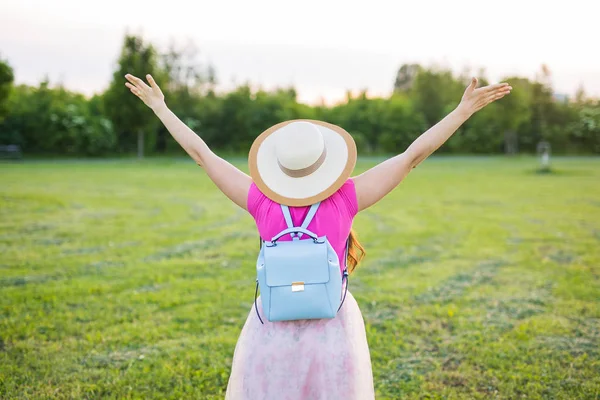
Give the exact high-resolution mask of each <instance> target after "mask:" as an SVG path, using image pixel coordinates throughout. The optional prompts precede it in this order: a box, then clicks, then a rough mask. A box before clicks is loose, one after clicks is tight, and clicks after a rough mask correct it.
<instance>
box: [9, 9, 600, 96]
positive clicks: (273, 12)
mask: <svg viewBox="0 0 600 400" xmlns="http://www.w3.org/2000/svg"><path fill="white" fill-rule="evenodd" d="M555 1H556V2H555V3H553V4H552V5H549V4H550V1H549V0H546V1H534V0H520V1H515V0H504V1H482V0H479V1H471V0H453V1H447V0H446V1H427V0H413V1H410V2H407V1H399V0H387V1H384V0H361V1H354V0H346V1H338V0H302V1H299V0H296V1H290V0H237V1H233V0H213V1H201V0H196V1H182V0H169V1H154V2H152V1H148V0H146V1H139V0H121V1H113V0H104V1H102V2H100V1H93V2H92V1H84V0H78V1H75V0H52V1H47V0H46V1H40V0H38V1H34V0H0V57H1V58H3V59H6V60H8V62H9V64H11V66H12V67H13V68H14V70H15V78H16V82H17V83H27V84H37V83H38V82H39V81H40V80H41V79H43V78H44V77H45V76H48V77H49V78H50V80H51V82H61V83H62V84H64V85H65V86H66V87H68V88H70V89H73V90H77V91H80V92H83V93H86V94H93V93H95V92H100V91H102V90H104V89H105V88H106V87H107V86H108V84H109V82H110V80H111V78H112V72H113V71H114V69H115V65H116V61H117V58H118V55H119V52H120V48H121V44H122V40H123V37H124V35H125V33H126V32H131V33H138V34H141V35H143V36H144V38H145V39H147V40H149V41H151V42H152V43H154V44H155V45H156V46H157V47H158V48H159V50H160V49H164V48H166V46H167V44H168V43H169V42H170V41H171V40H174V41H175V42H177V43H180V44H184V43H185V42H186V41H189V40H191V41H193V42H194V43H196V45H197V46H198V48H199V50H200V58H199V61H201V62H204V63H211V64H212V65H213V66H214V68H215V70H216V75H217V80H218V83H219V88H220V90H230V89H232V88H233V87H235V86H236V85H237V84H240V83H244V82H250V83H251V84H253V85H256V86H260V87H262V88H265V89H272V88H275V87H287V86H290V85H293V86H295V87H296V89H297V92H298V97H299V100H300V101H302V102H306V103H315V102H318V101H320V100H321V99H324V100H325V101H326V102H327V103H333V102H336V101H339V100H341V99H343V98H344V97H345V93H346V91H348V90H351V91H358V90H361V89H367V90H368V91H369V93H370V94H371V95H375V96H376V95H386V94H388V93H389V92H390V91H391V89H392V87H393V82H394V78H395V75H396V71H397V70H398V68H399V67H400V65H402V64H403V63H413V62H416V63H420V64H423V65H433V64H437V65H443V66H447V67H449V68H452V69H454V70H455V71H457V72H459V71H462V70H463V69H465V68H470V69H471V70H472V71H473V72H476V71H478V70H479V69H480V68H484V69H485V71H486V77H487V78H488V79H489V80H490V81H492V82H495V81H498V80H500V79H502V78H503V77H505V76H510V75H519V76H524V77H529V78H534V77H535V75H536V73H537V71H539V70H540V66H541V64H543V63H544V64H546V65H547V66H548V67H549V68H550V70H551V72H552V84H553V87H554V89H555V91H556V92H557V93H562V94H567V95H573V94H574V93H575V91H576V90H577V88H578V87H579V86H580V85H583V87H584V88H585V91H586V93H587V94H588V95H592V96H595V97H600V51H598V49H599V48H600V45H599V44H598V39H599V38H600V36H599V35H598V31H600V29H598V23H597V19H598V15H600V2H598V1H593V0H570V1H557V0H555ZM159 84H160V83H159Z"/></svg>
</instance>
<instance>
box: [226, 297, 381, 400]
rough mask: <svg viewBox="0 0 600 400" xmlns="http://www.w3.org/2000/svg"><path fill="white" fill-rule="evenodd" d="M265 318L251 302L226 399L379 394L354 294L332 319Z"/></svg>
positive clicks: (313, 399)
mask: <svg viewBox="0 0 600 400" xmlns="http://www.w3.org/2000/svg"><path fill="white" fill-rule="evenodd" d="M258 309H259V311H261V310H262V308H261V304H260V299H259V302H258ZM261 317H262V318H263V321H264V323H265V324H264V325H262V324H261V323H260V321H259V320H258V317H257V316H256V312H255V310H254V306H253V307H252V309H251V310H250V314H249V315H248V318H247V320H246V323H245V325H244V328H243V329H242V332H241V334H240V337H239V340H238V342H237V345H236V348H235V353H234V356H233V364H232V367H231V375H230V377H229V384H228V385H227V394H226V397H225V398H226V399H227V400H241V399H243V400H263V399H265V400H269V399H277V400H306V399H310V400H325V399H332V400H339V399H345V400H352V399H357V400H358V399H360V400H370V399H374V398H375V394H374V389H373V373H372V369H371V356H370V354H369V346H368V344H367V337H366V333H365V325H364V321H363V318H362V314H361V312H360V309H359V308H358V304H357V303H356V300H355V299H354V297H353V296H352V294H350V292H348V295H347V297H346V301H345V302H344V305H343V307H342V309H341V310H340V312H339V314H338V315H337V316H336V317H335V318H333V319H324V320H312V321H307V320H303V321H289V322H269V321H267V320H266V319H265V318H264V317H263V316H262V314H261Z"/></svg>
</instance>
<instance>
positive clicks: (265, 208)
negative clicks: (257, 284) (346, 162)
mask: <svg viewBox="0 0 600 400" xmlns="http://www.w3.org/2000/svg"><path fill="white" fill-rule="evenodd" d="M309 208H310V207H309V206H306V207H290V214H291V215H292V221H293V222H294V226H300V225H301V224H302V222H303V221H304V217H306V214H307V213H308V210H309ZM248 211H249V212H250V215H252V216H253V217H254V220H255V221H256V227H257V228H258V233H259V234H260V237H261V238H262V239H263V240H271V238H272V237H273V236H275V235H277V234H278V233H279V232H281V231H282V230H284V229H286V228H287V225H286V223H285V219H284V217H283V213H282V211H281V206H280V205H279V204H278V203H276V202H274V201H273V200H271V199H269V198H268V197H267V196H265V195H264V194H263V193H262V192H261V191H260V189H258V187H257V186H256V185H255V184H254V183H252V185H251V186H250V191H249V192H248ZM357 213H358V202H357V199H356V190H355V187H354V181H353V180H352V179H348V180H347V181H346V182H345V183H344V184H343V185H342V187H341V188H340V189H339V190H338V191H337V192H335V193H334V194H332V195H331V196H329V197H328V198H327V199H325V200H323V201H322V202H321V205H320V206H319V209H318V210H317V214H316V215H315V217H314V218H313V220H312V221H311V223H310V224H309V225H308V230H309V231H312V232H314V233H316V234H317V235H318V236H327V240H329V243H331V246H333V249H334V250H335V252H336V253H337V255H338V258H339V260H340V268H341V271H343V270H344V267H345V265H346V260H344V254H345V246H346V240H347V239H348V235H349V234H350V229H351V228H352V221H353V220H354V216H355V215H356V214H357ZM280 240H291V238H290V235H285V236H284V237H282V238H281V239H280Z"/></svg>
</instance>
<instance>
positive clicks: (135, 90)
mask: <svg viewBox="0 0 600 400" xmlns="http://www.w3.org/2000/svg"><path fill="white" fill-rule="evenodd" d="M125 86H127V87H128V88H129V90H130V91H131V93H133V94H135V95H136V96H137V97H139V98H140V99H141V98H142V91H141V90H140V89H138V88H137V87H135V86H133V85H132V84H131V83H129V82H128V83H126V84H125Z"/></svg>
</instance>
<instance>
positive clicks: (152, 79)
mask: <svg viewBox="0 0 600 400" xmlns="http://www.w3.org/2000/svg"><path fill="white" fill-rule="evenodd" d="M146 79H148V82H149V83H150V87H151V88H152V89H154V90H156V91H157V92H158V93H162V91H161V90H160V87H158V85H157V84H156V81H155V80H154V78H153V77H152V75H150V74H148V75H146Z"/></svg>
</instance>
